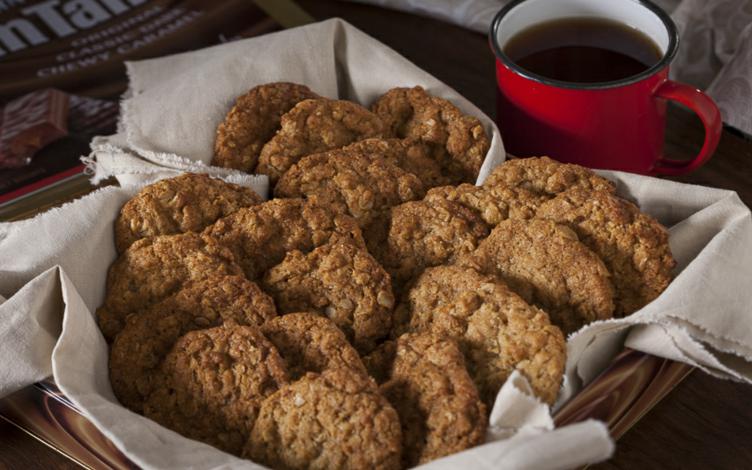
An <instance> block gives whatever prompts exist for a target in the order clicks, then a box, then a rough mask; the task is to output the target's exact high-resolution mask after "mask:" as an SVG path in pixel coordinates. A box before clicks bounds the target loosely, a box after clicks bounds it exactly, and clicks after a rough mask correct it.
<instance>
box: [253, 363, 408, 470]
mask: <svg viewBox="0 0 752 470" xmlns="http://www.w3.org/2000/svg"><path fill="white" fill-rule="evenodd" d="M401 440H402V436H401V432H400V423H399V418H398V416H397V412H396V411H394V408H392V407H391V405H390V404H389V402H388V401H387V400H386V399H385V398H384V397H383V396H381V394H380V393H379V392H378V389H377V388H376V384H374V383H373V381H372V380H371V379H370V378H368V377H365V376H363V375H360V374H353V373H352V371H350V370H349V369H329V370H327V371H325V372H323V373H322V374H314V373H308V374H306V375H305V376H303V378H301V379H300V380H298V381H297V382H294V383H292V384H290V385H287V386H285V387H282V388H281V389H280V390H279V391H277V392H276V393H275V394H273V395H272V396H270V397H269V398H267V399H266V400H265V401H264V403H263V405H262V406H261V412H260V413H259V416H258V419H257V420H256V424H255V425H254V426H253V432H252V433H251V438H250V439H249V440H248V444H247V445H246V447H245V449H244V451H243V456H244V457H246V458H250V459H251V460H253V461H254V462H259V463H263V464H264V465H268V466H270V467H272V468H284V469H290V470H293V469H329V468H342V469H345V468H346V469H352V470H358V469H364V470H365V469H384V470H388V469H398V468H400V457H401Z"/></svg>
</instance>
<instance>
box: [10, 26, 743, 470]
mask: <svg viewBox="0 0 752 470" xmlns="http://www.w3.org/2000/svg"><path fill="white" fill-rule="evenodd" d="M128 70H129V74H130V78H131V90H130V93H129V97H128V98H126V99H125V101H124V102H123V116H122V121H121V125H120V129H119V130H120V132H119V134H117V135H115V136H109V137H102V138H98V139H97V140H96V142H94V144H93V149H94V152H93V153H92V155H91V157H90V159H89V160H88V162H89V165H90V167H91V168H92V171H93V172H94V175H95V179H97V178H104V177H108V176H111V175H113V176H117V178H118V180H119V181H120V182H121V184H122V187H106V188H103V189H99V190H97V191H95V192H93V193H91V194H89V195H87V196H84V197H83V198H81V199H79V200H76V201H74V202H71V203H68V204H66V205H64V206H62V207H60V208H57V209H53V210H50V211H47V212H45V213H43V214H40V215H38V216H37V217H35V218H33V219H30V220H26V221H20V222H13V223H2V224H0V295H2V296H5V297H6V298H7V300H6V301H5V302H4V303H2V304H0V357H6V358H13V359H12V360H6V361H4V362H3V364H2V365H0V396H2V395H4V394H7V393H10V392H12V391H14V390H16V389H18V388H20V387H22V386H24V385H27V384H30V383H32V382H34V381H36V380H39V379H41V378H43V377H45V376H48V375H49V374H50V373H52V374H53V376H54V378H55V381H56V382H57V384H58V386H59V387H60V389H61V390H62V391H63V392H64V393H65V394H66V395H67V396H68V398H70V399H71V401H72V402H74V403H75V404H76V405H77V406H78V407H79V408H80V409H82V410H83V411H84V413H85V414H86V415H87V416H88V417H89V418H90V419H91V420H92V421H93V422H94V424H95V425H97V426H98V428H99V429H100V430H101V431H102V432H103V433H104V434H105V435H106V436H107V437H108V438H110V439H111V440H112V441H113V443H114V444H115V445H116V446H117V447H118V448H119V449H121V450H122V451H123V452H124V453H125V454H126V455H127V456H128V457H129V458H131V459H132V460H133V461H134V462H136V463H137V464H139V465H141V466H144V467H147V468H231V467H232V468H236V467H242V466H246V467H248V468H254V467H255V466H254V464H252V463H251V462H248V461H244V460H240V459H237V458H235V457H233V456H230V455H228V454H224V453H222V452H220V451H218V450H216V449H214V448H212V447H210V446H207V445H204V444H200V443H196V442H194V441H190V440H188V439H185V438H183V437H182V436H180V435H178V434H176V433H174V432H172V431H169V430H167V429H165V428H162V427H161V426H159V425H157V424H156V423H154V422H152V421H150V420H148V419H146V418H144V417H142V416H139V415H136V414H134V413H132V412H130V411H128V410H127V409H125V408H123V407H122V406H120V405H119V404H118V403H117V400H116V399H115V397H114V395H113V393H112V390H111V388H110V385H109V379H108V373H107V361H108V355H107V345H106V343H105V341H104V339H103V337H102V336H101V334H100V332H99V330H98V328H97V326H96V323H95V321H94V318H93V312H94V310H95V309H96V307H98V306H99V305H100V304H101V303H102V301H103V299H104V289H105V278H106V274H107V268H108V267H109V265H110V263H111V262H112V261H113V260H114V259H115V257H116V252H115V247H114V243H113V229H112V225H113V221H114V220H115V218H116V216H117V213H118V210H119V208H120V207H121V206H122V204H123V203H124V202H125V201H127V200H128V199H129V198H130V197H132V195H133V194H135V192H136V191H137V190H138V188H140V187H142V186H143V185H144V184H147V183H149V182H151V181H153V180H155V179H158V178H161V177H165V176H171V175H174V174H177V173H179V172H181V171H184V170H191V171H204V172H208V173H211V174H213V175H216V176H224V177H227V178H230V179H233V180H234V181H236V182H239V183H241V184H245V185H247V186H249V187H253V188H254V189H256V190H257V191H259V192H263V191H264V190H265V188H266V177H263V176H262V177H256V176H249V175H243V174H240V173H238V172H233V171H228V170H223V169H216V168H211V167H209V166H207V165H206V162H208V161H209V160H210V159H211V151H212V143H213V139H214V130H215V128H216V126H217V124H218V123H219V122H220V121H221V120H222V118H223V116H224V114H225V113H226V112H227V109H229V107H230V105H231V103H232V101H233V99H234V98H235V97H236V96H237V95H239V94H241V93H243V92H244V91H246V90H247V89H248V88H250V87H252V86H254V85H257V84H260V83H265V82H270V81H280V80H287V81H294V82H301V83H305V84H307V85H308V86H310V87H311V88H312V89H313V90H314V91H316V92H317V93H319V94H321V95H323V96H327V97H332V98H334V97H339V98H343V99H351V100H355V101H358V102H360V103H364V104H366V105H367V104H369V103H370V102H372V101H373V100H374V99H376V98H377V97H378V96H379V95H381V94H382V93H383V92H385V91H386V90H387V89H389V88H392V87H394V86H413V85H416V84H420V85H422V86H423V87H425V88H426V89H427V90H428V91H429V92H431V93H433V94H435V95H438V96H442V97H444V98H447V99H450V100H451V101H452V102H454V103H455V104H456V105H457V106H458V107H459V108H460V109H462V111H464V112H466V113H469V114H472V115H475V116H478V118H479V119H480V120H481V121H482V123H483V125H484V127H485V128H486V131H487V132H488V133H489V135H492V145H491V149H490V151H489V153H488V156H487V158H486V161H485V162H484V164H483V168H482V170H481V176H480V178H479V182H480V181H482V180H483V179H484V178H485V176H486V175H487V174H488V173H489V172H490V170H491V169H492V168H493V167H494V166H495V165H498V164H499V163H501V162H502V161H503V160H504V157H505V154H504V149H503V145H502V142H501V139H500V137H499V134H498V131H497V129H496V127H495V125H494V124H493V122H492V121H491V120H490V119H489V118H488V117H487V116H485V115H483V114H482V113H481V112H480V111H479V110H478V109H477V108H476V107H475V106H473V105H472V104H471V103H469V102H468V101H467V100H465V99H464V98H462V97H461V96H460V95H458V94H457V93H456V92H455V91H453V90H452V89H450V88H449V87H447V86H446V85H444V84H443V83H441V82H439V81H438V80H436V79H435V78H433V77H431V76H430V75H428V74H427V73H425V72H423V71H422V70H420V69H419V68H418V67H416V66H415V65H413V64H411V63H410V62H408V61H407V60H406V59H404V58H403V57H401V56H399V55H398V54H397V53H396V52H394V51H392V50H391V49H389V48H387V47H386V46H384V45H383V44H381V43H379V42H378V41H376V40H374V39H373V38H371V37H369V36H367V35H365V34H364V33H362V32H361V31H359V30H357V29H356V28H354V27H352V26H350V25H349V24H347V23H345V22H343V21H341V20H336V19H335V20H329V21H325V22H321V23H317V24H313V25H309V26H305V27H301V28H296V29H291V30H287V31H282V32H279V33H275V34H270V35H267V36H262V37H258V38H251V39H247V40H243V41H238V42H234V43H230V44H225V45H221V46H216V47H213V48H209V49H204V50H200V51H195V52H190V53H185V54H179V55H175V56H170V57H165V58H162V59H153V60H147V61H141V62H133V63H129V64H128ZM601 173H602V174H603V175H604V176H606V177H608V178H611V179H612V180H614V181H616V182H617V185H618V192H619V194H621V195H623V196H625V197H629V198H632V199H635V200H637V201H638V202H639V204H640V205H641V207H642V208H643V210H645V211H646V212H648V213H650V214H652V215H654V216H655V217H657V218H658V219H659V220H660V221H661V222H662V223H664V224H665V225H667V226H668V227H670V243H671V248H672V251H673V253H674V256H675V257H676V258H677V261H678V263H679V265H678V267H677V271H676V272H677V277H676V279H675V280H674V282H673V283H672V284H671V285H670V286H669V288H668V289H667V290H666V292H664V293H663V294H662V295H661V297H659V298H658V299H656V301H654V302H652V303H651V304H650V305H648V306H646V307H645V308H643V309H642V310H640V311H639V312H637V313H635V314H633V315H631V316H630V317H628V318H624V319H617V320H608V321H603V322H599V323H595V324H592V325H589V326H587V327H585V328H583V329H582V330H580V331H578V332H576V333H574V334H572V335H571V336H570V337H569V339H568V360H567V370H566V377H565V386H564V388H563V390H562V393H561V397H560V400H559V403H563V402H564V401H566V400H567V399H568V398H569V397H571V396H572V395H573V394H575V393H576V392H577V391H578V390H580V389H581V388H582V386H583V385H584V384H586V383H588V382H589V381H590V380H592V378H593V377H594V376H595V375H597V374H598V373H599V372H600V371H602V370H603V368H604V367H605V366H606V365H607V364H608V363H609V362H610V361H611V359H612V358H613V357H614V355H615V354H617V353H618V352H619V351H620V350H621V349H622V347H623V346H624V345H625V344H626V345H628V346H630V347H634V348H636V349H640V350H643V351H647V352H650V353H653V354H656V355H658V356H663V357H668V358H672V359H675V360H679V361H683V362H686V363H689V364H692V365H695V366H698V367H701V368H703V369H704V370H706V371H707V372H710V373H712V374H714V375H717V376H721V377H728V378H736V379H740V380H746V381H750V379H752V367H750V363H751V362H752V322H750V314H749V305H752V292H750V289H749V285H750V274H749V269H748V266H750V265H752V252H750V251H749V250H748V247H749V246H750V244H751V243H752V217H751V216H750V212H749V209H747V208H746V207H745V206H744V204H742V203H741V201H740V200H739V198H738V197H737V196H736V194H735V193H733V192H731V191H723V190H718V189H711V188H703V187H698V186H690V185H685V184H679V183H673V182H670V181H663V180H660V179H656V178H649V177H643V176H637V175H631V174H626V173H619V172H601ZM61 325H62V326H61ZM50 356H51V361H50ZM528 387H529V386H528V385H527V383H526V381H525V379H524V378H523V377H522V376H520V375H519V374H514V376H513V377H511V378H510V379H509V380H508V381H507V383H506V384H505V385H504V387H503V388H502V390H501V391H500V392H499V396H498V397H497V401H496V405H495V406H494V409H493V411H492V415H491V426H490V428H489V435H488V442H489V443H488V444H486V445H484V446H480V447H476V448H474V449H470V450H467V451H465V452H462V453H459V454H455V455H453V456H449V457H447V458H444V459H440V460H437V461H434V462H431V463H429V464H427V466H426V467H427V468H449V467H454V466H460V465H464V466H472V467H473V468H475V467H480V468H485V467H491V466H496V467H511V466H514V467H515V468H543V469H546V468H551V469H553V468H568V467H572V466H577V465H582V464H586V463H592V462H596V461H599V460H602V459H604V458H607V457H608V456H610V455H611V453H612V451H613V443H612V442H611V440H610V438H609V437H608V434H607V431H606V429H605V426H603V424H602V423H598V422H595V421H588V422H585V423H579V424H577V425H571V426H567V427H564V428H560V429H555V430H554V429H552V428H553V424H552V420H551V418H550V413H549V410H548V408H547V407H546V406H544V405H542V404H540V403H539V402H538V401H537V400H536V399H535V398H533V397H532V396H531V395H529V394H528V391H529V389H528ZM497 439H501V440H497Z"/></svg>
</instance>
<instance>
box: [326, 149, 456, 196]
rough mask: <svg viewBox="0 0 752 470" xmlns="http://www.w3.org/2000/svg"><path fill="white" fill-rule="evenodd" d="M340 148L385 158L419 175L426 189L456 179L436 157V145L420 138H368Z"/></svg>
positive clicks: (342, 150) (345, 151) (346, 151)
mask: <svg viewBox="0 0 752 470" xmlns="http://www.w3.org/2000/svg"><path fill="white" fill-rule="evenodd" d="M333 152H337V150H334V151H333ZM339 152H342V153H348V152H355V153H365V154H368V155H374V156H376V157H378V158H383V159H384V160H387V161H389V162H392V163H394V164H395V165H397V166H398V167H400V168H402V169H403V170H405V171H407V172H410V173H412V174H414V175H415V176H417V177H418V178H419V179H420V181H421V182H422V183H423V186H424V187H425V188H426V189H428V188H433V187H435V186H443V185H445V184H450V183H452V182H453V179H452V178H451V176H450V175H445V174H444V172H445V171H446V170H444V169H443V168H442V167H441V165H440V164H439V162H438V160H437V159H436V158H435V155H434V154H435V151H434V149H433V146H432V145H431V144H427V143H425V142H422V141H420V140H417V139H395V138H391V139H365V140H360V141H358V142H355V143H352V144H350V145H348V146H347V147H343V148H342V149H340V150H339Z"/></svg>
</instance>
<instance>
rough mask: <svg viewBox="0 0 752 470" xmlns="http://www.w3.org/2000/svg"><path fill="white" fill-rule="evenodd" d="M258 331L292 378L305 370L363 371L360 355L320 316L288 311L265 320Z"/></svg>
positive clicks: (330, 323) (298, 376) (341, 334)
mask: <svg viewBox="0 0 752 470" xmlns="http://www.w3.org/2000/svg"><path fill="white" fill-rule="evenodd" d="M261 332H262V333H264V335H265V336H266V337H267V338H268V339H269V341H271V342H272V343H274V345H275V346H276V347H277V350H278V351H279V353H280V354H281V355H282V357H283V358H284V359H285V362H286V363H287V370H288V371H289V372H290V377H291V378H292V379H293V380H297V379H298V378H300V377H302V376H303V375H304V374H305V373H306V372H316V373H321V372H323V371H325V370H327V369H340V368H341V369H346V368H349V369H351V370H352V371H353V373H360V374H366V369H365V367H364V366H363V362H362V361H361V360H360V356H358V353H357V352H356V351H355V349H354V348H353V347H352V346H351V345H350V343H349V342H348V341H347V338H346V337H345V335H344V333H342V330H340V329H339V328H337V326H336V325H335V324H334V323H332V321H331V320H329V319H328V318H325V317H322V316H321V315H317V314H315V313H309V312H300V313H289V314H287V315H283V316H281V317H277V318H275V319H274V320H271V321H268V322H266V324H264V326H262V327H261Z"/></svg>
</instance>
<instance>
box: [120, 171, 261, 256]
mask: <svg viewBox="0 0 752 470" xmlns="http://www.w3.org/2000/svg"><path fill="white" fill-rule="evenodd" d="M259 203H261V197H260V196H259V195H258V194H256V193H255V192H254V191H253V190H252V189H250V188H245V187H243V186H238V185H237V184H232V183H225V182H224V181H222V180H219V179H215V178H211V177H209V176H207V175H203V174H197V173H185V174H183V175H180V176H177V177H175V178H169V179H164V180H161V181H157V182H156V183H153V184H150V185H149V186H146V187H145V188H143V189H142V190H141V191H139V192H138V194H136V195H135V196H134V197H133V198H131V199H130V200H129V201H128V202H126V203H125V205H123V208H122V209H120V214H119V215H118V218H117V219H116V220H115V247H116V248H117V251H118V253H122V252H124V251H125V250H126V249H127V248H128V247H129V246H131V245H132V244H133V242H135V241H136V240H139V239H141V238H146V237H154V236H157V235H172V234H177V233H184V232H200V231H202V230H203V229H204V228H206V227H207V226H209V225H211V224H213V223H214V222H215V221H216V220H217V219H219V218H221V217H224V216H227V215H230V214H232V213H233V212H235V211H236V210H238V209H240V208H241V207H248V206H253V205H256V204H259Z"/></svg>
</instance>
